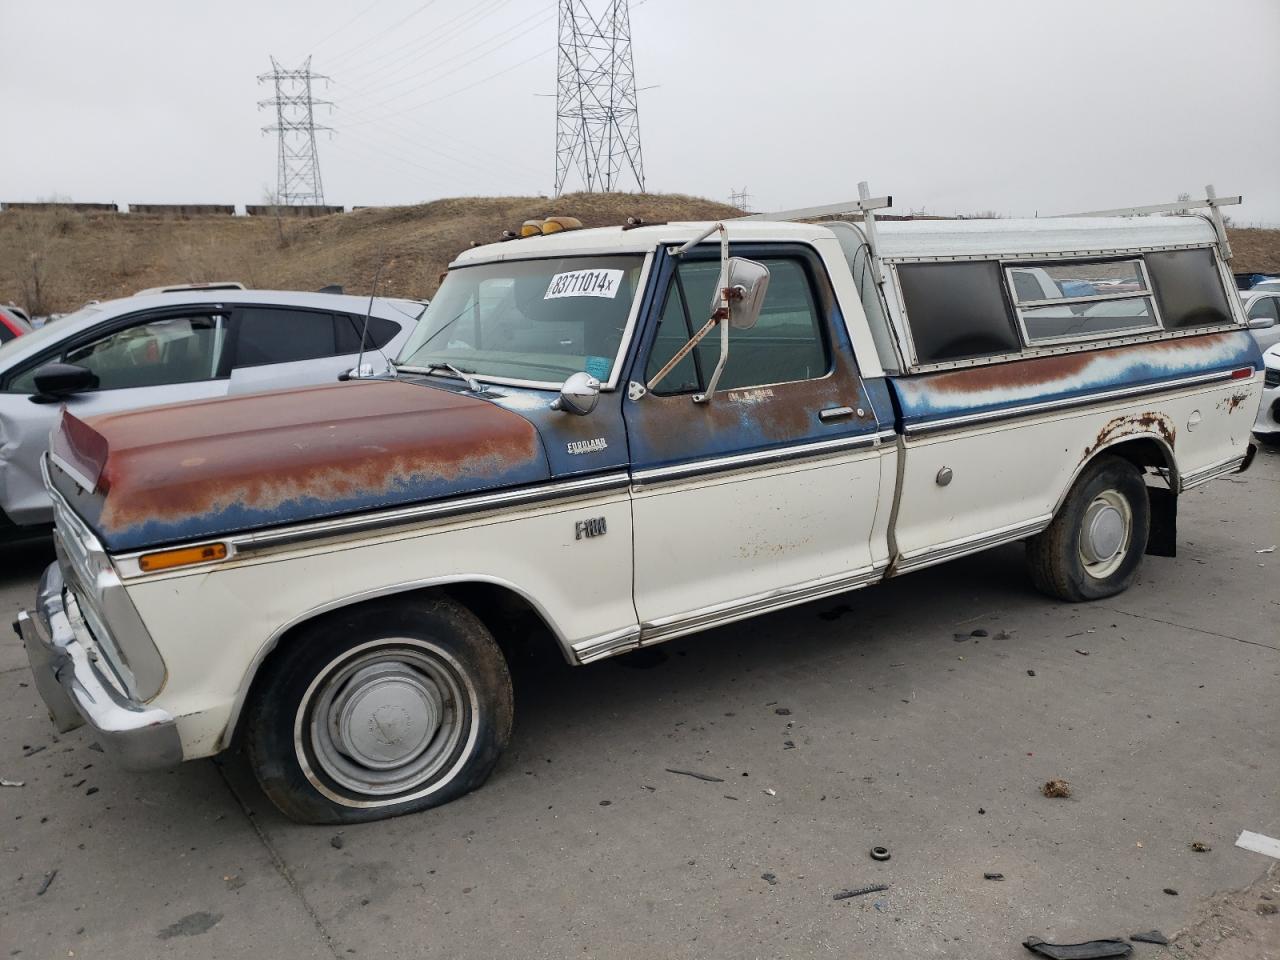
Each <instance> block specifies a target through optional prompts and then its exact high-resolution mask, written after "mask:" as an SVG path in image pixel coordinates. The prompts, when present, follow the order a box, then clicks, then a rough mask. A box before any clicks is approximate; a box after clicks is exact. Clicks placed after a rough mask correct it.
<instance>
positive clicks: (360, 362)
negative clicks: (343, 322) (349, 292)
mask: <svg viewBox="0 0 1280 960" xmlns="http://www.w3.org/2000/svg"><path fill="white" fill-rule="evenodd" d="M385 253H386V247H385V246H382V247H379V248H378V269H377V270H375V271H374V272H373V286H371V287H370V288H369V305H368V306H367V307H366V308H365V311H364V326H363V327H362V328H361V330H360V354H359V356H357V357H356V376H357V377H359V376H360V368H361V367H362V366H364V344H365V339H366V338H367V337H368V336H369V314H371V313H373V298H374V297H375V296H377V293H378V280H379V279H380V278H381V277H382V265H383V264H384V263H386V262H387V259H386V257H385V256H384V254H385ZM378 352H379V353H382V350H381V348H379V350H378ZM382 356H383V359H384V360H385V359H386V354H383V355H382ZM390 366H391V362H390V361H389V360H388V361H387V367H388V368H390Z"/></svg>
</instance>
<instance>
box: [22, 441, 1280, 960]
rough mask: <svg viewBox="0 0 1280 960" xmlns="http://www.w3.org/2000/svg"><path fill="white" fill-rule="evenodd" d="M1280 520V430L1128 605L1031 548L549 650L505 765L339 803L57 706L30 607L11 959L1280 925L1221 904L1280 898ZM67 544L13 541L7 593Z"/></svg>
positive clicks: (958, 940) (1279, 931) (1195, 941)
mask: <svg viewBox="0 0 1280 960" xmlns="http://www.w3.org/2000/svg"><path fill="white" fill-rule="evenodd" d="M1276 544H1280V452H1277V451H1276V450H1275V449H1274V448H1273V449H1270V450H1264V451H1263V452H1262V454H1261V455H1260V456H1259V457H1258V460H1257V462H1256V463H1255V465H1254V467H1253V468H1252V469H1251V470H1250V471H1249V472H1248V473H1246V474H1244V475H1243V476H1235V477H1230V478H1227V479H1223V480H1218V481H1215V482H1214V483H1212V484H1210V485H1208V486H1207V487H1203V488H1200V489H1198V490H1195V491H1192V492H1191V493H1189V494H1187V495H1186V497H1185V498H1184V501H1183V505H1182V511H1181V516H1180V520H1179V556H1178V557H1177V558H1176V559H1161V558H1147V560H1146V562H1145V563H1144V565H1143V568H1142V572H1141V575H1140V578H1139V581H1138V582H1137V584H1136V585H1135V586H1134V587H1133V588H1132V589H1131V590H1129V591H1128V592H1127V593H1125V594H1123V595H1122V596H1119V597H1115V598H1112V599H1110V600H1106V601H1102V602H1099V603H1093V604H1086V605H1069V604H1063V603H1057V602H1054V601H1051V600H1047V599H1045V598H1044V597H1042V596H1040V595H1038V594H1036V593H1035V592H1034V591H1033V590H1032V589H1031V587H1030V584H1029V582H1028V580H1027V577H1026V576H1025V574H1024V572H1023V568H1022V563H1021V560H1022V556H1021V548H1020V547H1018V546H1011V547H1005V548H1001V549H997V550H992V551H989V552H987V553H984V554H981V555H978V556H975V557H970V558H967V559H963V560H959V561H955V562H952V563H950V564H947V565H944V566H940V567H936V568H933V569H931V570H926V571H923V572H920V573H914V574H910V575H907V576H904V577H901V578H899V579H897V580H894V581H892V582H891V583H888V584H885V585H883V586H878V587H873V588H870V589H867V590H863V591H860V592H857V593H852V594H849V595H847V596H843V597H838V598H835V599H830V600H824V601H820V602H816V603H812V604H808V605H806V606H802V607H798V608H795V609H792V610H788V611H783V612H780V613H777V614H772V615H769V616H766V617H763V618H760V619H757V620H752V621H748V622H746V623H740V624H736V625H733V626H729V627H724V628H721V629H717V630H714V631H711V632H709V633H706V634H702V635H700V636H695V637H688V638H684V639H681V640H677V641H673V642H672V643H669V644H667V645H665V646H662V647H658V648H653V649H652V650H649V651H642V652H640V653H637V654H633V655H629V656H627V657H623V658H619V659H616V660H614V661H605V662H602V663H599V664H596V665H593V666H590V667H585V668H570V667H568V666H566V665H565V664H564V663H563V662H562V661H561V660H559V659H558V657H557V656H555V655H552V654H551V653H550V652H545V653H539V654H535V655H533V656H531V657H530V658H529V659H528V660H527V661H522V662H520V663H519V664H518V665H517V668H516V671H515V672H516V697H517V706H516V731H515V736H514V739H513V742H512V745H511V749H510V751H509V752H508V754H507V755H506V757H505V759H504V760H503V761H502V762H501V763H500V764H499V766H498V769H497V771H496V772H495V774H494V776H493V777H492V779H491V780H490V782H489V783H488V785H486V786H485V787H484V788H482V789H481V790H480V791H478V792H476V793H474V794H472V795H470V796H468V797H465V798H463V799H462V800H460V801H457V802H455V803H453V804H451V805H449V806H446V807H444V808H441V809H439V810H435V811H431V812H428V813H425V814H420V815H416V816H410V817H404V818H400V819H397V820H393V821H386V822H382V823H375V824H368V825H363V826H358V827H348V828H343V829H341V830H339V829H337V828H332V827H302V826H298V825H296V824H293V823H290V822H289V821H287V820H285V819H284V818H283V817H281V816H280V815H279V814H277V813H276V812H275V811H274V809H273V808H272V807H271V806H270V805H269V804H268V803H267V801H266V800H265V799H264V798H263V797H262V795H261V794H260V793H259V792H258V791H257V789H256V787H255V786H254V784H253V782H252V779H251V777H249V776H248V775H247V773H246V771H245V770H244V768H243V765H242V763H241V762H240V761H238V760H237V759H236V758H234V757H232V758H229V759H228V760H227V762H225V763H215V762H213V761H200V762H195V763H190V764H186V765H184V766H183V767H181V768H180V769H178V770H175V771H170V772H165V773H157V774H148V775H139V774H131V773H128V772H126V771H121V770H118V769H116V768H114V767H113V766H112V764H111V761H110V760H109V758H107V757H105V756H104V755H103V754H102V753H100V752H98V751H97V750H95V749H94V748H93V737H92V735H91V734H89V733H87V732H85V731H84V730H83V729H82V730H78V731H75V732H73V733H70V734H67V735H64V736H61V737H55V736H54V735H53V731H52V728H51V726H50V725H49V723H48V721H47V719H46V716H45V713H44V709H43V706H42V705H41V704H40V703H39V701H38V698H37V695H36V692H35V689H34V687H33V686H32V685H31V683H30V677H29V675H28V672H27V669H26V666H25V658H24V656H23V652H22V650H21V647H20V645H19V643H18V641H17V639H16V638H15V637H14V636H13V635H12V634H10V633H8V632H7V631H6V633H5V634H4V636H3V638H0V777H3V778H4V779H6V780H9V781H21V782H22V783H23V784H24V785H23V786H21V787H0V825H2V826H0V957H6V956H21V957H23V958H45V957H70V956H75V957H81V958H86V957H89V958H91V957H102V958H119V957H138V958H150V957H184V958H194V960H199V958H214V957H218V958H236V957H255V958H257V957H272V958H278V960H288V958H294V957H298V958H303V957H305V958H308V960H312V958H317V957H336V958H347V957H370V958H400V957H406V958H408V957H413V958H435V957H439V958H459V960H461V958H484V960H492V958H495V957H503V956H512V957H519V958H521V960H524V958H538V957H547V958H566V957H581V958H596V957H599V958H630V957H637V958H639V957H643V958H646V960H650V958H654V957H665V958H683V957H689V958H694V957H699V958H701V957H733V958H739V957H875V958H885V957H911V958H928V957H957V958H961V957H962V958H1005V957H1008V958H1013V957H1023V956H1030V954H1028V953H1027V952H1026V951H1025V950H1024V948H1023V947H1022V946H1021V945H1020V944H1021V942H1022V941H1023V940H1024V939H1025V938H1027V937H1028V936H1038V937H1041V938H1043V939H1045V940H1050V941H1061V942H1073V941H1081V940H1089V939H1094V938H1097V937H1103V936H1116V935H1128V934H1130V933H1135V932H1138V931H1144V930H1150V929H1152V928H1157V929H1159V930H1161V931H1163V932H1164V933H1165V934H1166V935H1168V936H1169V937H1171V938H1172V937H1174V936H1175V935H1176V934H1178V933H1179V931H1186V932H1185V933H1184V934H1183V936H1182V937H1181V938H1179V939H1178V940H1177V941H1176V943H1175V945H1174V947H1172V948H1162V947H1157V946H1151V945H1146V944H1135V956H1136V957H1160V956H1188V955H1195V956H1223V957H1225V956H1227V955H1228V954H1229V952H1230V951H1232V950H1236V951H1242V952H1237V953H1230V955H1231V956H1240V957H1251V958H1261V957H1266V956H1280V917H1276V916H1264V915H1262V914H1256V916H1255V913H1252V912H1251V913H1249V916H1250V917H1254V920H1251V921H1250V923H1249V924H1245V925H1243V926H1240V925H1238V926H1235V927H1232V926H1231V923H1230V922H1228V921H1231V916H1227V917H1226V920H1225V921H1222V922H1219V921H1221V920H1222V916H1224V915H1222V914H1220V913H1215V912H1214V911H1218V910H1220V907H1219V906H1218V904H1220V903H1221V902H1222V901H1221V898H1220V897H1218V896H1216V895H1217V894H1220V893H1222V892H1224V891H1232V890H1240V889H1243V888H1246V887H1249V886H1250V885H1251V884H1253V885H1255V886H1254V892H1257V891H1261V892H1262V893H1266V895H1267V896H1274V897H1275V901H1273V902H1280V884H1277V883H1275V882H1274V879H1275V878H1274V874H1273V875H1272V876H1270V877H1268V876H1267V875H1266V874H1267V871H1268V869H1269V868H1271V866H1272V865H1273V864H1274V863H1275V861H1273V860H1271V859H1270V858H1268V857H1266V856H1263V855H1261V854H1258V853H1251V852H1247V851H1244V850H1241V849H1239V848H1237V847H1235V846H1234V841H1235V838H1236V836H1237V835H1238V834H1239V832H1240V831H1241V830H1242V829H1245V830H1252V831H1255V832H1258V833H1262V834H1266V835H1269V836H1273V837H1274V836H1280V697H1277V691H1278V689H1280V688H1278V687H1277V679H1278V678H1280V626H1278V624H1280V550H1278V551H1276V552H1275V553H1265V552H1259V551H1265V550H1266V549H1267V548H1269V547H1272V546H1274V545H1276ZM49 554H50V551H49V549H48V547H47V546H43V545H37V546H34V547H28V548H25V549H21V550H9V551H7V552H0V615H2V616H3V617H4V619H5V621H6V622H8V621H9V620H11V619H12V617H13V615H14V614H16V612H17V610H18V609H19V608H20V607H21V606H22V605H24V604H27V603H29V602H30V598H31V595H32V592H33V589H34V585H35V582H36V579H37V578H38V576H39V572H40V570H41V569H42V567H43V565H44V564H45V563H47V562H48V560H49V559H50V556H49ZM957 635H960V636H959V638H957ZM672 769H674V770H686V771H693V772H696V773H700V774H703V775H705V776H706V777H714V778H718V779H716V780H710V779H698V778H694V777H690V776H686V775H682V774H676V773H672V772H669V771H670V770H672ZM1053 778H1061V779H1063V780H1066V781H1067V782H1068V783H1069V784H1070V796H1069V797H1066V798H1052V799H1051V798H1047V797H1045V796H1043V795H1042V793H1041V787H1042V785H1043V784H1044V783H1045V782H1046V781H1047V780H1050V779H1053ZM1195 842H1198V843H1202V844H1205V845H1207V846H1208V847H1209V848H1210V849H1209V850H1208V851H1206V852H1196V851H1194V850H1193V849H1192V847H1191V844H1192V843H1195ZM873 846H884V847H886V848H888V850H889V853H890V859H889V860H887V861H883V862H879V861H875V860H873V859H871V857H870V856H869V853H868V852H869V850H870V848H871V847H873ZM984 873H999V874H1003V877H1004V879H1003V880H988V879H984ZM872 884H885V885H887V887H888V889H887V890H884V891H880V892H874V893H868V894H865V895H862V896H857V897H850V898H846V899H840V900H836V899H833V897H834V896H835V895H836V894H838V893H840V892H841V891H844V890H849V889H854V888H860V887H864V886H867V885H872ZM1268 890H1270V891H1273V892H1272V893H1267V891H1268ZM1169 891H1175V892H1169ZM1259 895H1261V894H1259ZM1241 896H1243V895H1241ZM1248 896H1250V897H1252V896H1254V893H1250V894H1249V895H1248ZM1254 907H1255V904H1254V903H1253V902H1252V901H1250V902H1248V903H1245V904H1243V905H1240V904H1237V908H1238V910H1239V911H1241V912H1242V914H1243V912H1245V911H1254ZM1213 918H1218V919H1216V920H1215V919H1213ZM1223 923H1226V927H1224V926H1223ZM1224 930H1225V931H1226V932H1224ZM1232 931H1234V932H1232ZM1205 938H1213V939H1212V942H1205ZM1217 938H1221V942H1220V944H1219V940H1218V939H1217ZM1242 938H1243V940H1242ZM1245 941H1247V942H1245Z"/></svg>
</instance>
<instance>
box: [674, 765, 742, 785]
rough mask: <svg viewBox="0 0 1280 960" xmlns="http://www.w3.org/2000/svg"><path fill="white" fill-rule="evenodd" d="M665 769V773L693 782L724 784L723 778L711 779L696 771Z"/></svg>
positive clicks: (706, 774) (708, 775)
mask: <svg viewBox="0 0 1280 960" xmlns="http://www.w3.org/2000/svg"><path fill="white" fill-rule="evenodd" d="M666 769H667V773H674V774H676V775H677V776H681V777H693V779H695V780H705V781H707V783H724V778H723V777H713V776H711V774H709V773H698V772H697V771H696V770H673V769H672V768H671V767H667V768H666ZM744 776H745V774H744Z"/></svg>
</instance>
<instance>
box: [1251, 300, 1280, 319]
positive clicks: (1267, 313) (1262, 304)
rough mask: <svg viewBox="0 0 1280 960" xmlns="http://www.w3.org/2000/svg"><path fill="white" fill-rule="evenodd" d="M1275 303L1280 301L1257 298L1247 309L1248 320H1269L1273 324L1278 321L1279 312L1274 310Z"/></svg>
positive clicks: (1279, 317)
mask: <svg viewBox="0 0 1280 960" xmlns="http://www.w3.org/2000/svg"><path fill="white" fill-rule="evenodd" d="M1277 303H1280V301H1278V300H1277V299H1276V298H1275V297H1259V298H1258V299H1257V300H1255V301H1253V306H1252V307H1250V308H1249V319H1250V320H1270V321H1272V322H1273V323H1275V322H1277V321H1280V311H1278V310H1277V309H1276V305H1277Z"/></svg>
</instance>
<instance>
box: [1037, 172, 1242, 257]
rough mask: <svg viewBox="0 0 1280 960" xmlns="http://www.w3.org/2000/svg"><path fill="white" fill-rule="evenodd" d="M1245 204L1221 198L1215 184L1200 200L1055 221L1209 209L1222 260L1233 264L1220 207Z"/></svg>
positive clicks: (1240, 198)
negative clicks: (1214, 187)
mask: <svg viewBox="0 0 1280 960" xmlns="http://www.w3.org/2000/svg"><path fill="white" fill-rule="evenodd" d="M1242 202H1244V197H1243V196H1241V195H1240V194H1236V195H1235V196H1234V197H1220V196H1218V194H1217V192H1216V191H1215V190H1214V189H1213V184H1212V183H1211V184H1209V185H1207V186H1206V187H1205V188H1204V197H1203V198H1202V199H1200V200H1175V201H1174V202H1173V203H1153V204H1150V205H1148V206H1145V207H1118V208H1116V209H1115V210H1090V211H1089V212H1088V213H1059V214H1055V216H1054V219H1058V218H1062V217H1144V216H1146V215H1147V214H1151V213H1187V212H1189V211H1191V210H1202V209H1206V208H1207V209H1208V211H1209V219H1210V220H1212V221H1213V231H1214V233H1216V234H1217V235H1218V249H1219V250H1220V251H1221V252H1222V259H1223V260H1226V261H1227V262H1228V263H1230V262H1231V243H1230V242H1229V241H1228V240H1227V225H1226V224H1225V223H1224V222H1223V220H1222V214H1221V213H1220V212H1219V211H1218V208H1219V207H1231V206H1235V205H1236V204H1238V203H1242Z"/></svg>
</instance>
